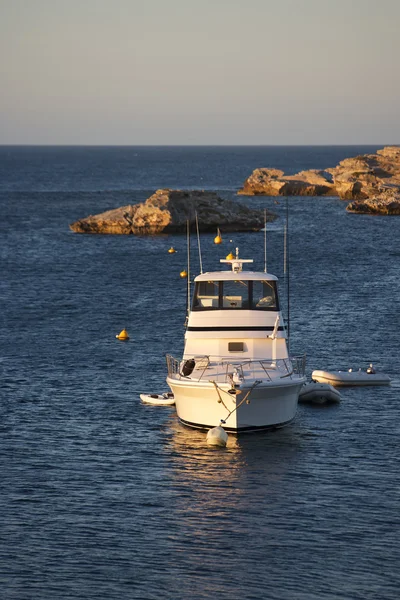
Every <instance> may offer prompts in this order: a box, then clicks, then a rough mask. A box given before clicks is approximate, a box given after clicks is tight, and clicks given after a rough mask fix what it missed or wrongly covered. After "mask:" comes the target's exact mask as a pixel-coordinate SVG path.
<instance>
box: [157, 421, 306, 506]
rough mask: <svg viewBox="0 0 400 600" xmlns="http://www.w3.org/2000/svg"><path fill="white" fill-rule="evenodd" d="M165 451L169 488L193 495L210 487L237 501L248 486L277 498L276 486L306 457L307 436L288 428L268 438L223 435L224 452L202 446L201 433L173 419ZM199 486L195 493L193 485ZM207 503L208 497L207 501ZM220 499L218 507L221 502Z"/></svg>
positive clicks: (255, 435)
mask: <svg viewBox="0 0 400 600" xmlns="http://www.w3.org/2000/svg"><path fill="white" fill-rule="evenodd" d="M166 433H168V441H167V442H166V443H167V446H169V447H167V448H166V450H167V452H168V453H169V455H170V457H171V461H172V462H173V463H174V465H175V468H172V472H173V473H174V485H175V484H176V483H177V481H179V482H180V483H181V484H183V485H186V484H187V485H188V487H190V488H191V489H192V493H193V494H195V495H196V494H197V493H198V492H199V491H202V492H204V491H205V490H207V489H208V487H210V488H211V487H212V489H213V493H214V494H215V493H217V495H220V493H223V494H224V495H225V494H226V487H227V485H229V486H232V489H233V488H235V489H236V493H237V494H239V495H242V494H244V495H246V494H248V493H249V487H248V486H249V485H252V484H254V485H255V486H258V485H259V484H260V478H261V480H262V482H263V483H265V485H267V486H268V488H270V489H271V488H275V489H276V491H277V492H278V493H279V481H280V480H281V479H284V478H285V475H286V474H287V473H288V472H289V471H293V470H294V469H297V468H298V467H299V464H298V463H299V462H302V460H303V459H302V458H300V457H301V456H302V455H303V452H307V451H308V450H307V444H309V439H308V440H307V438H309V437H310V435H312V434H310V433H308V432H305V431H303V430H301V429H299V428H294V427H289V428H286V429H279V430H277V431H274V432H269V433H266V432H260V433H252V434H248V435H241V436H236V435H232V434H229V437H228V442H227V445H226V447H225V448H218V447H213V446H208V445H207V442H206V432H203V431H199V430H194V429H191V428H188V427H185V426H184V425H182V424H181V423H180V422H179V421H178V420H177V419H176V416H175V415H171V417H170V419H169V421H168V422H167V423H166ZM199 482H201V483H204V484H205V485H204V487H203V486H202V487H201V488H197V487H196V486H195V483H199ZM207 498H208V496H207ZM226 500H227V498H225V500H224V502H226Z"/></svg>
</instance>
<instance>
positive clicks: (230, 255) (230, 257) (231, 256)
mask: <svg viewBox="0 0 400 600" xmlns="http://www.w3.org/2000/svg"><path fill="white" fill-rule="evenodd" d="M234 258H235V257H234V255H233V254H232V252H229V254H228V256H227V257H226V260H233V259H234Z"/></svg>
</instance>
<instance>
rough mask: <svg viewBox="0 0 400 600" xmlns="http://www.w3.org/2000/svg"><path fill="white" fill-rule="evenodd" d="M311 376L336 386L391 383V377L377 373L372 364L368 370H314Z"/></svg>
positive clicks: (315, 379) (320, 381)
mask: <svg viewBox="0 0 400 600" xmlns="http://www.w3.org/2000/svg"><path fill="white" fill-rule="evenodd" d="M311 377H312V379H313V380H314V381H318V382H319V383H329V384H330V385H334V386H336V387H339V386H350V385H389V384H390V377H389V376H388V375H385V373H376V371H375V369H374V367H373V366H372V365H370V366H369V367H368V369H367V370H366V371H361V369H359V370H358V371H353V369H349V370H348V371H313V372H312V374H311Z"/></svg>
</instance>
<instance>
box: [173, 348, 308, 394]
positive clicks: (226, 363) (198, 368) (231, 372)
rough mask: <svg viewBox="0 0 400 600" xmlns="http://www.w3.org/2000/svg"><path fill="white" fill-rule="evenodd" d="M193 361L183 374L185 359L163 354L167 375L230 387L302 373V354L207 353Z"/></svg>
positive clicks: (275, 379)
mask: <svg viewBox="0 0 400 600" xmlns="http://www.w3.org/2000/svg"><path fill="white" fill-rule="evenodd" d="M192 360H194V362H195V364H194V367H193V369H192V370H191V371H190V372H187V374H184V373H185V364H187V362H188V361H179V360H177V359H176V358H174V357H172V356H171V355H167V365H168V376H169V377H170V378H172V379H179V380H187V381H193V382H204V383H206V382H216V383H218V384H227V385H230V386H231V387H232V386H235V385H241V384H244V385H245V384H246V383H252V382H254V381H259V382H264V383H268V382H273V381H277V380H282V379H286V378H287V379H297V378H301V377H303V376H304V370H305V356H300V357H293V358H290V359H278V360H276V361H272V360H270V359H268V360H245V361H232V360H230V359H228V360H226V359H222V360H217V361H213V360H210V358H209V357H208V356H199V357H193V359H192Z"/></svg>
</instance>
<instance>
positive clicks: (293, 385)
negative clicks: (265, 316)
mask: <svg viewBox="0 0 400 600" xmlns="http://www.w3.org/2000/svg"><path fill="white" fill-rule="evenodd" d="M304 381H305V379H304V378H296V380H287V381H285V382H284V383H277V382H271V383H266V384H263V385H259V386H257V387H255V388H254V389H251V386H250V385H248V386H240V391H239V393H238V394H237V395H231V394H229V393H228V389H229V386H228V385H221V386H220V393H219V394H218V392H217V390H216V388H215V386H214V385H213V384H212V383H211V382H209V381H208V382H201V383H200V382H196V383H195V382H190V381H189V382H188V381H185V380H178V379H173V378H170V377H168V378H167V383H168V385H169V386H170V388H171V390H172V392H173V394H174V397H175V405H176V412H177V415H178V418H179V419H180V420H181V421H182V422H183V423H184V424H186V425H189V426H191V427H195V428H198V429H208V428H210V427H215V426H216V425H219V424H220V422H221V421H223V422H225V424H224V429H226V430H227V431H232V432H239V431H254V430H257V429H275V428H279V427H284V426H285V425H288V424H289V423H290V422H291V421H292V420H293V419H294V417H295V415H296V410H297V404H298V396H299V391H300V388H301V387H302V385H303V383H304ZM249 391H250V394H249V396H248V398H247V400H249V403H247V401H246V400H244V399H245V397H246V394H248V392H249ZM220 399H222V402H219V400H220ZM235 409H236V410H235Z"/></svg>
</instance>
